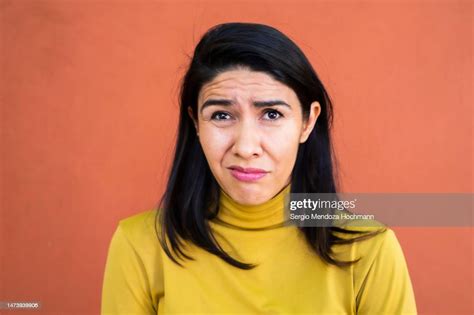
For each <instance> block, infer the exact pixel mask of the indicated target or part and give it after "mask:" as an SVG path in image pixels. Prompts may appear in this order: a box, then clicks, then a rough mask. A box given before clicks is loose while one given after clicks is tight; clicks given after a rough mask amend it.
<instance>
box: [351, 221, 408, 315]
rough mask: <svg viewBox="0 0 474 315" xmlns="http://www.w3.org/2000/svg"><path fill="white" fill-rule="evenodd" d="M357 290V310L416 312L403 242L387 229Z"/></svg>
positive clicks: (389, 312) (385, 312)
mask: <svg viewBox="0 0 474 315" xmlns="http://www.w3.org/2000/svg"><path fill="white" fill-rule="evenodd" d="M367 270H368V271H367V273H365V277H364V278H363V279H361V284H360V289H359V291H358V294H357V298H356V303H357V314H380V315H382V314H383V315H385V314H386V315H395V314H397V315H399V314H400V315H402V314H403V315H405V314H406V315H408V314H410V315H413V314H417V309H416V303H415V296H414V292H413V287H412V283H411V280H410V275H409V272H408V267H407V264H406V261H405V257H404V255H403V251H402V249H401V246H400V243H399V242H398V239H397V237H396V235H395V233H394V232H393V230H391V229H388V230H387V231H386V232H385V233H384V234H383V238H382V240H381V245H380V246H379V248H378V250H377V251H376V254H375V258H374V259H373V260H371V263H370V265H369V266H368V269H367Z"/></svg>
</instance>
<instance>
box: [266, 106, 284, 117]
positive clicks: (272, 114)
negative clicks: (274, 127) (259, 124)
mask: <svg viewBox="0 0 474 315" xmlns="http://www.w3.org/2000/svg"><path fill="white" fill-rule="evenodd" d="M264 117H265V119H266V120H277V119H278V118H280V117H283V115H282V114H281V113H280V112H279V111H277V110H274V109H272V110H269V111H266V112H265V115H264Z"/></svg>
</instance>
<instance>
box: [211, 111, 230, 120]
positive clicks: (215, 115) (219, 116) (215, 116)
mask: <svg viewBox="0 0 474 315" xmlns="http://www.w3.org/2000/svg"><path fill="white" fill-rule="evenodd" d="M211 119H212V120H228V119H230V115H229V113H226V112H215V113H213V114H212V116H211Z"/></svg>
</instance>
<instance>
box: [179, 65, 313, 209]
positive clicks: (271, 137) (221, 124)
mask: <svg viewBox="0 0 474 315" xmlns="http://www.w3.org/2000/svg"><path fill="white" fill-rule="evenodd" d="M188 112H189V114H190V115H191V117H192V118H193V113H192V109H191V107H189V108H188ZM319 113H320V105H319V103H318V102H314V103H312V104H311V112H310V117H309V119H308V120H307V121H304V120H303V115H302V108H301V104H300V102H299V100H298V97H297V96H296V94H295V92H294V91H293V90H292V89H291V88H289V87H288V86H286V85H284V84H282V83H280V82H279V81H276V80H274V79H273V78H272V77H271V76H269V75H268V74H266V73H264V72H255V71H251V70H247V69H242V68H239V69H236V70H229V71H225V72H223V73H221V74H219V75H218V76H217V77H216V78H215V79H214V80H212V81H210V82H209V83H207V84H205V85H204V86H203V87H202V89H201V90H200V93H199V96H198V112H197V118H198V119H197V121H196V120H194V118H193V120H194V123H195V126H196V129H197V132H198V135H199V140H200V143H201V146H202V148H203V151H204V154H205V156H206V159H207V162H208V164H209V167H210V169H211V172H212V173H213V175H214V177H215V178H216V180H217V182H218V183H219V185H220V187H221V188H222V189H223V190H224V191H225V192H226V193H227V194H228V195H229V196H230V197H232V198H233V199H234V200H235V201H236V202H238V203H241V204H246V205H256V204H261V203H263V202H265V201H268V200H270V199H271V198H273V197H274V196H275V195H276V194H278V193H279V192H280V191H281V190H282V189H283V188H284V187H285V186H286V185H288V184H289V183H290V179H291V172H292V170H293V166H294V164H295V161H296V156H297V152H298V146H299V144H300V143H303V142H305V141H306V139H307V138H308V136H309V134H310V133H311V130H312V129H313V127H314V124H315V122H316V119H317V117H318V116H319Z"/></svg>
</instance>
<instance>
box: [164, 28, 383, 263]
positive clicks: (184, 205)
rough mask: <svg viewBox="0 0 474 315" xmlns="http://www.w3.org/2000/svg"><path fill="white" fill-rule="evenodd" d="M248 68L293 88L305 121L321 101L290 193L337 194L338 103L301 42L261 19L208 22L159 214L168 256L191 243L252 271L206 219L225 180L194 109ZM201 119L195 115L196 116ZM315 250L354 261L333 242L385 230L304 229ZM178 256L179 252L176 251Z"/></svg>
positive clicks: (191, 71)
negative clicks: (211, 86)
mask: <svg viewBox="0 0 474 315" xmlns="http://www.w3.org/2000/svg"><path fill="white" fill-rule="evenodd" d="M239 67H244V68H247V69H250V70H252V71H261V72H265V73H266V74H268V75H270V76H271V77H272V78H274V79H275V80H277V81H279V82H281V83H283V84H285V85H287V86H288V87H290V88H291V89H293V90H294V91H295V93H296V95H297V96H298V99H299V101H300V103H301V106H302V110H303V118H304V119H307V118H308V116H309V112H310V104H311V103H312V102H314V101H318V102H319V104H320V106H321V113H320V115H319V117H318V120H317V122H316V125H315V127H314V128H313V130H312V132H311V134H310V136H309V138H308V139H307V140H306V142H304V143H302V144H300V146H299V148H298V153H297V158H296V162H295V166H294V168H293V172H292V175H291V193H336V192H337V181H336V178H337V176H336V168H337V167H336V165H337V160H336V158H335V154H334V150H333V147H332V145H331V136H330V130H331V124H332V119H333V108H332V107H333V106H332V102H331V99H330V97H329V95H328V93H327V92H326V89H325V88H324V86H323V84H322V83H321V81H320V79H319V78H318V76H317V74H316V72H315V71H314V69H313V67H312V66H311V64H310V62H309V61H308V59H307V58H306V56H305V55H304V54H303V52H302V51H301V50H300V49H299V48H298V46H297V45H296V44H295V43H294V42H293V41H292V40H291V39H289V38H288V37H287V36H286V35H284V34H283V33H281V32H280V31H279V30H277V29H275V28H273V27H271V26H268V25H264V24H257V23H224V24H219V25H216V26H214V27H212V28H210V29H209V30H208V31H207V32H206V33H205V34H204V36H203V37H202V38H201V39H200V41H199V43H198V44H197V46H196V48H195V50H194V54H193V56H192V59H191V61H190V64H189V68H188V69H187V72H186V74H185V75H184V77H183V80H182V84H181V88H180V116H179V127H178V136H177V143H176V148H175V153H174V160H173V162H172V166H171V171H170V175H169V179H168V183H167V186H166V190H165V192H164V194H163V196H162V198H161V200H160V202H159V205H158V211H157V212H156V215H157V218H156V223H157V225H159V228H157V229H156V230H157V233H158V236H159V241H160V243H161V246H162V247H163V250H164V251H165V253H166V255H167V256H168V257H169V258H170V259H171V260H172V261H173V262H175V263H176V264H178V265H180V266H182V265H181V264H180V263H179V262H178V260H177V259H176V258H183V257H184V258H187V259H192V260H194V258H192V257H191V256H189V255H187V254H186V253H185V252H184V251H183V246H184V245H185V244H186V242H191V243H193V244H195V245H197V246H199V247H201V248H203V249H204V250H206V251H208V252H209V253H211V254H214V255H217V256H218V257H220V258H221V259H223V260H224V261H226V262H227V263H229V264H231V265H233V266H235V267H238V268H241V269H251V268H253V267H255V265H253V264H251V263H244V262H241V261H238V260H236V259H234V258H232V257H231V256H230V255H228V254H227V253H226V252H225V251H224V250H223V249H222V247H221V246H220V245H219V243H218V242H217V240H216V239H215V237H214V235H213V233H212V230H211V228H210V225H209V222H208V220H210V219H212V218H214V217H215V216H216V215H217V212H218V211H219V209H218V201H219V189H220V188H219V185H218V184H217V182H216V180H215V178H214V176H213V175H212V173H211V170H210V168H209V165H208V163H207V160H206V158H205V155H204V152H203V150H202V147H201V144H200V143H199V139H198V137H197V135H196V131H195V127H194V124H193V121H192V119H191V117H190V116H189V114H188V111H187V107H188V106H191V108H192V109H193V113H196V112H197V99H198V95H199V91H200V89H201V87H202V86H203V85H204V84H205V83H207V82H209V81H211V80H213V79H214V78H215V77H216V76H217V75H218V74H219V73H221V72H224V71H226V70H231V69H236V68H239ZM195 119H196V120H197V117H195ZM299 230H300V231H301V232H302V233H304V235H305V239H306V241H307V242H308V244H309V245H310V246H311V248H312V249H313V250H314V252H315V253H316V254H317V255H319V257H321V258H322V259H323V260H324V261H326V262H327V263H329V264H334V265H337V266H340V267H342V266H348V265H350V264H352V263H354V262H356V261H358V260H355V261H338V260H335V259H334V258H333V257H331V254H332V253H333V252H332V246H333V245H335V244H348V243H352V242H355V241H358V240H362V239H366V238H368V237H371V236H373V235H376V234H378V233H380V232H383V230H379V231H375V232H371V233H364V235H361V236H357V237H353V238H349V239H347V238H341V237H338V236H337V235H336V234H335V232H340V233H348V234H357V233H359V234H360V233H362V232H361V231H355V230H348V229H344V228H342V227H336V226H332V227H299ZM175 256H176V257H175Z"/></svg>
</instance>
